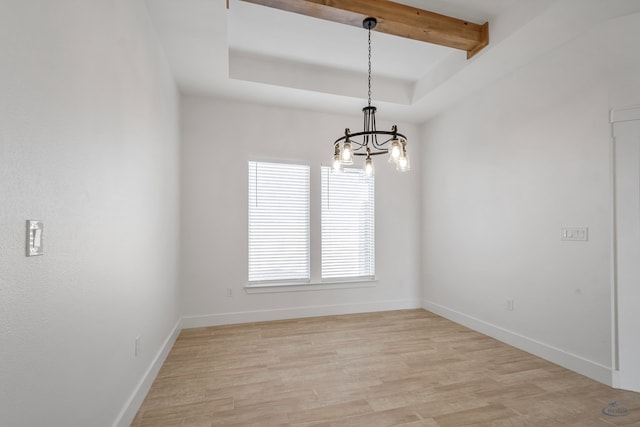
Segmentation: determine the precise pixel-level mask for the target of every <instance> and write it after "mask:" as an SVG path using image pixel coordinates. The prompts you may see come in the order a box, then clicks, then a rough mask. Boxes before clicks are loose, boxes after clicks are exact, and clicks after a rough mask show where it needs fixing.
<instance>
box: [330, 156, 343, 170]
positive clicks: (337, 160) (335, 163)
mask: <svg viewBox="0 0 640 427" xmlns="http://www.w3.org/2000/svg"><path fill="white" fill-rule="evenodd" d="M331 165H332V166H333V170H336V171H339V170H342V162H341V159H340V154H335V155H334V156H333V161H332V162H331Z"/></svg>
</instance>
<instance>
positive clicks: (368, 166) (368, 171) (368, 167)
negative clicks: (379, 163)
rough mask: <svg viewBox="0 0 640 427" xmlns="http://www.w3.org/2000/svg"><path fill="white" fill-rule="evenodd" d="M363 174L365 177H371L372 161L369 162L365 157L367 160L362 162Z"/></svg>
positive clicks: (368, 158) (369, 158)
mask: <svg viewBox="0 0 640 427" xmlns="http://www.w3.org/2000/svg"><path fill="white" fill-rule="evenodd" d="M364 173H365V175H367V176H373V160H371V157H367V160H365V161H364Z"/></svg>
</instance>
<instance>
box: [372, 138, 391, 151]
mask: <svg viewBox="0 0 640 427" xmlns="http://www.w3.org/2000/svg"><path fill="white" fill-rule="evenodd" d="M392 139H393V137H391V138H389V139H387V140H386V141H383V142H380V143H378V140H377V139H376V141H375V143H374V144H373V148H376V149H378V150H386V148H384V146H385V145H387V144H388V143H389V141H391V140H392Z"/></svg>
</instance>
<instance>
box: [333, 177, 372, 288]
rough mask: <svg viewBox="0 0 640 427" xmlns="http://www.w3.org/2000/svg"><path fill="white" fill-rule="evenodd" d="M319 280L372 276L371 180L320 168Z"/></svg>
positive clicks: (369, 277) (370, 277)
mask: <svg viewBox="0 0 640 427" xmlns="http://www.w3.org/2000/svg"><path fill="white" fill-rule="evenodd" d="M321 178H322V191H321V192H322V196H321V198H322V200H321V204H322V208H321V209H322V212H321V215H322V225H321V227H322V232H321V234H322V278H323V279H336V278H366V279H373V278H374V276H375V222H374V206H375V203H374V201H375V200H374V199H375V197H374V178H373V177H367V176H366V175H365V173H364V171H363V170H361V169H345V170H343V171H340V172H335V171H333V169H332V168H330V167H325V166H323V167H322V177H321Z"/></svg>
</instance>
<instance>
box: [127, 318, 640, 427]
mask: <svg viewBox="0 0 640 427" xmlns="http://www.w3.org/2000/svg"><path fill="white" fill-rule="evenodd" d="M613 401H616V402H618V408H622V407H625V408H626V409H627V415H626V416H618V417H613V416H607V415H604V414H603V413H602V409H603V408H604V407H606V406H607V405H608V404H609V403H610V402H613ZM250 425H253V426H341V427H342V426H345V427H346V426H367V427H376V426H397V425H401V426H404V427H414V426H429V427H434V426H440V427H449V426H455V427H458V426H495V427H506V426H535V427H547V426H548V427H553V426H573V427H592V426H602V427H611V426H612V425H625V426H640V394H637V393H630V392H625V391H620V390H615V389H612V388H610V387H607V386H605V385H602V384H600V383H597V382H595V381H592V380H590V379H588V378H585V377H583V376H581V375H579V374H576V373H574V372H571V371H568V370H566V369H564V368H561V367H559V366H557V365H554V364H552V363H549V362H547V361H544V360H542V359H540V358H538V357H535V356H532V355H530V354H528V353H525V352H523V351H520V350H517V349H515V348H513V347H510V346H508V345H505V344H502V343H500V342H498V341H496V340H494V339H492V338H489V337H486V336H484V335H482V334H479V333H477V332H474V331H471V330H469V329H466V328H464V327H462V326H459V325H457V324H455V323H452V322H450V321H448V320H446V319H444V318H442V317H439V316H436V315H434V314H432V313H429V312H427V311H424V310H406V311H391V312H382V313H367V314H354V315H345V316H330V317H319V318H310V319H298V320H286V321H276V322H264V323H251V324H242V325H231V326H219V327H211V328H199V329H187V330H184V331H182V333H181V334H180V336H179V337H178V340H177V341H176V344H175V346H174V348H173V349H172V350H171V353H170V354H169V356H168V358H167V360H166V362H165V364H164V365H163V367H162V369H161V370H160V373H159V374H158V377H157V379H156V380H155V382H154V384H153V386H152V387H151V390H150V392H149V394H148V395H147V397H146V399H145V401H144V403H143V404H142V407H141V408H140V411H139V412H138V414H137V416H136V418H135V420H134V422H133V424H132V426H135V427H143V426H250Z"/></svg>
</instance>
